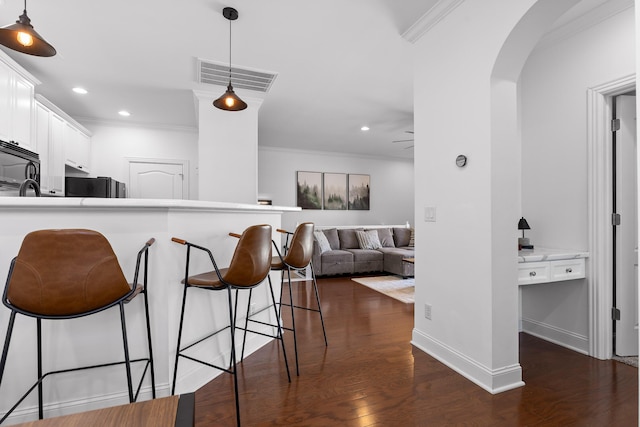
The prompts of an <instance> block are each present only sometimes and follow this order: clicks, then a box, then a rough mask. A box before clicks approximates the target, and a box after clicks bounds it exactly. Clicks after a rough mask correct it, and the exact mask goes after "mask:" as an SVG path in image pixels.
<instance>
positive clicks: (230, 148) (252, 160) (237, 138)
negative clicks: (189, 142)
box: [195, 91, 262, 204]
mask: <svg viewBox="0 0 640 427" xmlns="http://www.w3.org/2000/svg"><path fill="white" fill-rule="evenodd" d="M195 95H196V102H197V108H198V123H199V135H198V156H199V161H200V169H199V171H200V176H199V184H198V199H199V200H211V201H217V202H237V203H249V204H255V203H257V201H258V200H257V192H258V171H257V169H258V114H259V110H260V106H261V105H262V100H261V99H254V98H246V97H243V99H244V101H245V102H246V103H247V104H249V107H248V108H247V109H246V110H242V111H224V110H219V109H217V108H215V107H213V105H212V103H213V100H214V99H216V98H217V97H218V96H219V94H217V93H216V94H215V95H214V94H212V93H210V92H199V91H197V92H195Z"/></svg>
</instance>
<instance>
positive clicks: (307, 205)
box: [296, 171, 322, 209]
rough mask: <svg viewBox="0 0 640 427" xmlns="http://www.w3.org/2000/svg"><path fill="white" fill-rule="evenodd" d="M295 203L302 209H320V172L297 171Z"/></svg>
mask: <svg viewBox="0 0 640 427" xmlns="http://www.w3.org/2000/svg"><path fill="white" fill-rule="evenodd" d="M296 185H297V193H296V194H297V196H296V203H297V206H298V207H301V208H302V209H322V172H303V171H298V172H297V177H296Z"/></svg>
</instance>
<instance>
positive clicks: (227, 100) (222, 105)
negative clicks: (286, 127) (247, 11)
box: [213, 7, 247, 111]
mask: <svg viewBox="0 0 640 427" xmlns="http://www.w3.org/2000/svg"><path fill="white" fill-rule="evenodd" d="M222 16H224V17H225V18H227V19H228V20H229V85H228V86H227V91H226V92H225V93H223V94H222V96H221V97H220V98H218V99H216V100H215V101H213V106H214V107H216V108H219V109H221V110H226V111H240V110H244V109H245V108H247V103H246V102H244V101H243V100H242V99H240V98H239V97H238V95H236V93H235V92H234V91H233V86H232V85H231V21H235V20H236V19H238V11H237V10H235V9H234V8H232V7H225V8H224V9H222Z"/></svg>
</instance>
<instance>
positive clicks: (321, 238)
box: [313, 231, 331, 254]
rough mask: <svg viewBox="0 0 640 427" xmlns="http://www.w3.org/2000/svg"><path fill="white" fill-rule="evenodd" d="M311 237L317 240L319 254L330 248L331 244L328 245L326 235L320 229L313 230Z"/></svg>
mask: <svg viewBox="0 0 640 427" xmlns="http://www.w3.org/2000/svg"><path fill="white" fill-rule="evenodd" d="M313 237H314V238H315V239H316V241H317V242H318V247H319V249H320V253H321V254H323V253H325V252H327V251H330V250H331V245H329V240H327V236H326V235H325V234H324V233H323V232H322V231H314V232H313Z"/></svg>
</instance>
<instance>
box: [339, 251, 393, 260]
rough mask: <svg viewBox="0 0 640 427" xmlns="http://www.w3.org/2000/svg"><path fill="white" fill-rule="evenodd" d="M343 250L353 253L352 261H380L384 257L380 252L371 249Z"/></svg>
mask: <svg viewBox="0 0 640 427" xmlns="http://www.w3.org/2000/svg"><path fill="white" fill-rule="evenodd" d="M345 252H351V253H352V254H353V261H354V262H369V261H382V259H383V257H384V255H383V253H382V252H380V251H376V250H373V249H349V250H348V251H345Z"/></svg>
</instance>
